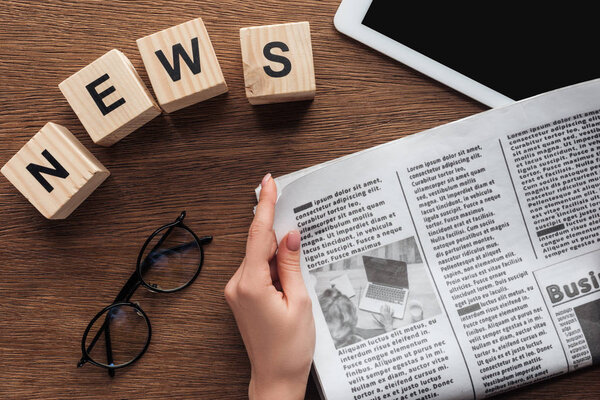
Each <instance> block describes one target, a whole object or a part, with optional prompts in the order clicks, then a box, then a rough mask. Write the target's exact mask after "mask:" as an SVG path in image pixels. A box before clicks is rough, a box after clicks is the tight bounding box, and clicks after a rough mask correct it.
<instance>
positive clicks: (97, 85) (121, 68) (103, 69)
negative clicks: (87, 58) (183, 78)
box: [58, 50, 161, 146]
mask: <svg viewBox="0 0 600 400" xmlns="http://www.w3.org/2000/svg"><path fill="white" fill-rule="evenodd" d="M58 87H59V88H60V91H61V92H62V93H63V95H64V96H65V97H66V98H67V101H68V102H69V104H70V105H71V108H73V111H75V114H77V116H78V117H79V119H80V120H81V123H82V124H83V126H84V127H85V129H86V130H87V132H88V133H89V134H90V136H91V137H92V140H93V141H94V143H97V144H99V145H101V146H111V145H113V144H115V143H116V142H118V141H119V140H121V139H123V138H124V137H125V136H127V135H129V134H130V133H131V132H133V131H135V130H136V129H138V128H140V127H141V126H143V125H144V124H146V123H147V122H148V121H150V120H151V119H153V118H154V117H156V116H157V115H159V114H160V113H161V110H160V107H159V106H158V105H157V104H156V102H155V101H154V99H153V98H152V96H151V95H150V92H149V91H148V89H147V88H146V86H145V85H144V82H142V80H141V78H140V76H139V75H138V73H137V71H136V70H135V68H134V67H133V65H132V64H131V62H130V61H129V59H128V58H127V57H125V55H124V54H123V53H121V52H120V51H119V50H111V51H109V52H108V53H106V54H104V55H103V56H102V57H100V58H98V59H97V60H96V61H94V62H93V63H91V64H90V65H88V66H87V67H85V68H83V69H82V70H80V71H79V72H77V73H75V74H74V75H72V76H70V77H69V78H67V79H65V80H64V81H63V82H61V83H60V84H59V85H58Z"/></svg>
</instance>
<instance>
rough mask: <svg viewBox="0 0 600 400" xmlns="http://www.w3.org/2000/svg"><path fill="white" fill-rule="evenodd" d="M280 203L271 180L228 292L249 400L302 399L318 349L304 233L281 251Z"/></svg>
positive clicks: (266, 183)
mask: <svg viewBox="0 0 600 400" xmlns="http://www.w3.org/2000/svg"><path fill="white" fill-rule="evenodd" d="M276 200H277V187H276V186H275V182H274V181H273V179H272V178H271V176H270V174H267V176H265V178H264V179H263V181H262V189H261V192H260V199H259V202H258V205H257V207H256V214H255V217H254V221H253V222H252V225H251V226H250V231H249V233H248V241H247V244H246V257H245V258H244V260H243V261H242V264H241V265H240V267H239V268H238V270H237V271H236V272H235V274H234V275H233V277H232V278H231V280H230V281H229V282H228V283H227V286H226V287H225V298H226V299H227V303H228V304H229V306H230V307H231V310H232V311H233V315H234V316H235V320H236V322H237V325H238V328H239V330H240V333H241V335H242V339H243V340H244V345H245V346H246V351H247V352H248V357H249V358H250V364H251V365H252V370H251V378H250V385H249V388H248V395H249V398H250V399H251V400H255V399H256V400H263V399H264V400H270V399H278V400H288V399H290V400H291V399H303V398H304V394H305V391H306V382H307V380H308V374H309V372H310V365H311V362H312V356H313V353H314V349H315V325H314V320H313V316H312V305H311V300H310V297H309V296H308V293H307V291H306V287H305V286H304V281H303V279H302V274H301V273H300V233H299V232H297V231H292V232H290V233H288V234H287V235H286V236H285V237H284V238H283V239H282V240H281V242H280V243H279V246H277V240H276V238H275V232H274V231H273V218H274V215H275V202H276ZM276 285H277V286H276ZM278 289H279V290H278Z"/></svg>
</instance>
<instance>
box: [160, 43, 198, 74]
mask: <svg viewBox="0 0 600 400" xmlns="http://www.w3.org/2000/svg"><path fill="white" fill-rule="evenodd" d="M172 51H173V66H171V64H170V63H169V60H167V57H165V54H164V53H163V52H162V50H157V51H155V52H154V54H156V57H158V60H159V61H160V63H161V64H162V66H163V67H164V68H165V70H166V71H167V73H168V74H169V76H170V77H171V79H173V82H177V81H178V80H180V79H181V68H180V67H179V57H181V58H182V59H183V61H185V63H186V64H187V66H188V67H189V68H190V70H191V71H192V72H193V73H194V75H196V74H199V73H200V50H198V38H197V37H195V38H193V39H192V55H193V57H194V60H193V61H192V60H191V59H190V56H188V54H187V53H186V52H185V50H184V49H183V46H182V45H181V43H177V44H174V45H173V50H172Z"/></svg>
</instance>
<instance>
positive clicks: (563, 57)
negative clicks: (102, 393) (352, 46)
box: [334, 0, 600, 107]
mask: <svg viewBox="0 0 600 400" xmlns="http://www.w3.org/2000/svg"><path fill="white" fill-rule="evenodd" d="M414 3H421V4H424V5H421V6H420V5H417V4H411V3H406V2H400V1H398V0H343V1H342V3H341V4H340V6H339V8H338V10H337V12H336V15H335V18H334V24H335V27H336V28H337V29H338V30H339V31H340V32H342V33H344V34H346V35H348V36H350V37H352V38H354V39H356V40H358V41H360V42H362V43H364V44H366V45H367V46H370V47H372V48H374V49H376V50H378V51H380V52H382V53H384V54H386V55H388V56H390V57H392V58H394V59H395V60H397V61H400V62H402V63H404V64H406V65H408V66H409V67H411V68H413V69H415V70H417V71H420V72H421V73H423V74H425V75H427V76H429V77H431V78H433V79H435V80H437V81H439V82H442V83H444V84H446V85H448V86H450V87H452V88H454V89H455V90H457V91H459V92H461V93H464V94H465V95H467V96H469V97H471V98H473V99H475V100H478V101H479V102H481V103H483V104H485V105H488V106H490V107H498V106H502V105H505V104H508V103H511V102H513V101H515V100H521V99H524V98H527V97H531V96H534V95H537V94H540V93H543V92H547V91H549V90H553V89H557V88H560V87H563V86H568V85H571V84H575V83H579V82H584V81H587V80H591V79H594V78H598V77H600V56H599V55H598V52H597V41H596V39H595V38H596V36H597V33H596V32H594V31H595V27H596V26H597V20H596V18H595V13H594V12H593V11H592V10H587V9H586V8H585V7H583V6H581V5H580V6H576V5H575V3H568V4H566V5H563V7H551V6H549V5H548V4H549V3H543V4H542V5H541V6H533V5H530V6H526V5H525V4H523V5H522V8H519V7H516V6H512V5H511V4H509V3H506V4H505V3H486V6H485V7H483V5H482V4H483V3H471V4H469V5H470V7H466V6H462V7H461V6H460V5H456V4H455V2H452V4H451V5H452V7H450V6H442V5H439V4H436V3H431V2H418V1H414ZM557 4H558V3H557ZM484 8H485V10H484Z"/></svg>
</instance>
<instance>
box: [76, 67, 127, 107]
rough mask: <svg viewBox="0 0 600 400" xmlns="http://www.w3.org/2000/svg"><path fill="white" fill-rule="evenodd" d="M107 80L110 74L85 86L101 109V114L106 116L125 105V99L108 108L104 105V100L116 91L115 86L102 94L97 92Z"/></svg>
mask: <svg viewBox="0 0 600 400" xmlns="http://www.w3.org/2000/svg"><path fill="white" fill-rule="evenodd" d="M107 80H108V74H104V75H102V76H101V77H100V78H98V79H96V80H95V81H94V82H92V83H90V84H88V85H86V86H85V88H86V89H87V90H88V92H90V95H91V96H92V99H94V101H95V102H96V105H97V106H98V108H99V109H100V112H101V113H102V115H106V114H108V113H109V112H111V111H112V110H114V109H115V108H117V107H119V106H122V105H123V104H125V99H124V98H120V99H119V100H117V101H115V102H114V103H112V104H111V105H110V106H106V104H104V102H103V101H102V99H103V98H105V97H106V96H108V95H109V94H111V93H112V92H114V91H115V90H116V89H115V87H114V86H111V87H109V88H108V89H106V90H105V91H103V92H101V93H98V92H97V91H96V87H98V86H99V85H100V84H102V82H105V81H107Z"/></svg>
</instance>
